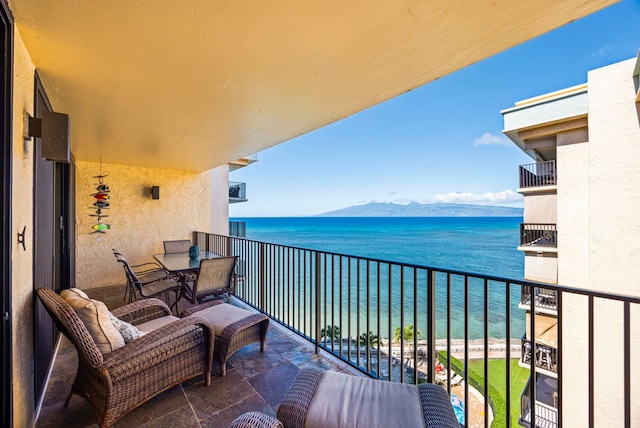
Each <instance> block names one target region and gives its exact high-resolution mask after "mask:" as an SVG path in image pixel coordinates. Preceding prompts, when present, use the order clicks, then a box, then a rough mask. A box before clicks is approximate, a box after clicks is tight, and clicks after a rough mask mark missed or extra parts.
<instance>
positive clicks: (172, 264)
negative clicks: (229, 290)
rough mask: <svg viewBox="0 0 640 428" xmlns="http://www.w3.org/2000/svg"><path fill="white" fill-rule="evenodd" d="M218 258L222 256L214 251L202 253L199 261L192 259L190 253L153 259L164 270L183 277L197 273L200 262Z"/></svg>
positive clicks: (163, 255)
mask: <svg viewBox="0 0 640 428" xmlns="http://www.w3.org/2000/svg"><path fill="white" fill-rule="evenodd" d="M217 257H222V256H221V255H220V254H218V253H214V252H213V251H200V256H199V257H198V258H197V259H192V258H190V257H189V253H188V252H185V253H170V254H154V255H153V258H154V259H156V260H157V262H158V263H160V265H162V267H163V268H164V270H166V271H167V272H169V273H171V274H176V275H183V274H185V273H188V272H197V271H198V269H199V268H200V260H202V259H215V258H217Z"/></svg>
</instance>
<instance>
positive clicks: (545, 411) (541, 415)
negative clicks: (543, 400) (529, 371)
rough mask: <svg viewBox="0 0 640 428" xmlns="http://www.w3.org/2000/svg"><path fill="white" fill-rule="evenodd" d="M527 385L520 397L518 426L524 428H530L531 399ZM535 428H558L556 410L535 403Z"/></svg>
mask: <svg viewBox="0 0 640 428" xmlns="http://www.w3.org/2000/svg"><path fill="white" fill-rule="evenodd" d="M529 383H530V382H527V386H526V387H525V389H524V392H523V394H522V396H521V397H520V405H521V412H520V421H519V422H520V424H521V425H523V426H526V427H531V426H532V425H531V413H532V412H531V397H529V395H528V393H529V390H530V387H529ZM534 414H535V418H536V423H535V427H545V428H553V427H557V426H558V409H554V408H552V407H549V406H545V405H543V404H540V403H538V402H536V405H535V412H534Z"/></svg>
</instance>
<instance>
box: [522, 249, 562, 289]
mask: <svg viewBox="0 0 640 428" xmlns="http://www.w3.org/2000/svg"><path fill="white" fill-rule="evenodd" d="M524 277H525V278H526V279H528V280H531V281H540V282H546V283H549V284H557V283H558V259H557V258H556V254H555V253H531V252H527V253H525V255H524Z"/></svg>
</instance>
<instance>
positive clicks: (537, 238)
mask: <svg viewBox="0 0 640 428" xmlns="http://www.w3.org/2000/svg"><path fill="white" fill-rule="evenodd" d="M520 246H522V247H551V248H557V246H558V231H557V230H556V225H555V224H550V223H540V224H536V223H521V224H520Z"/></svg>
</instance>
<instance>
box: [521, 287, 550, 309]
mask: <svg viewBox="0 0 640 428" xmlns="http://www.w3.org/2000/svg"><path fill="white" fill-rule="evenodd" d="M531 288H532V287H530V286H528V285H523V286H522V291H521V297H520V303H522V304H523V305H525V306H526V305H530V301H529V299H531ZM534 288H535V296H536V307H537V308H540V309H552V310H557V309H558V292H557V291H556V290H551V289H549V288H541V287H534Z"/></svg>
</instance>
